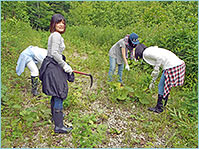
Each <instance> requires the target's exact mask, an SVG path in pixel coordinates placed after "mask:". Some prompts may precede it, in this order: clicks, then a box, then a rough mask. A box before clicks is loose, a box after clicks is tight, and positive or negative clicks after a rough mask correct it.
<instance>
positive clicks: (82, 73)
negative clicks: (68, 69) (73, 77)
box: [73, 70, 93, 88]
mask: <svg viewBox="0 0 199 149" xmlns="http://www.w3.org/2000/svg"><path fill="white" fill-rule="evenodd" d="M73 72H74V73H77V74H81V75H86V76H89V77H90V79H91V85H90V88H91V87H92V85H93V76H92V75H91V74H87V73H84V72H80V71H77V70H73Z"/></svg>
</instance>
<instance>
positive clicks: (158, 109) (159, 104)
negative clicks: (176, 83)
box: [148, 94, 163, 113]
mask: <svg viewBox="0 0 199 149" xmlns="http://www.w3.org/2000/svg"><path fill="white" fill-rule="evenodd" d="M162 99H163V96H162V95H160V94H158V101H157V105H156V106H155V107H154V108H148V110H149V111H153V112H156V113H161V112H163V103H162Z"/></svg>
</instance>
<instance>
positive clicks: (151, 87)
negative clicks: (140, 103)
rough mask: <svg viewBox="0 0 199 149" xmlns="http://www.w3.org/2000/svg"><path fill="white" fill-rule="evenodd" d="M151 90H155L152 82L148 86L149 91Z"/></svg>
mask: <svg viewBox="0 0 199 149" xmlns="http://www.w3.org/2000/svg"><path fill="white" fill-rule="evenodd" d="M153 88H155V84H154V82H153V81H152V82H151V84H150V85H149V89H150V90H152V89H153Z"/></svg>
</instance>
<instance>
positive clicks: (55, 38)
mask: <svg viewBox="0 0 199 149" xmlns="http://www.w3.org/2000/svg"><path fill="white" fill-rule="evenodd" d="M65 29H66V21H65V18H64V17H63V16H62V15H61V14H55V15H53V16H52V19H51V22H50V32H51V34H50V36H49V38H48V52H47V57H46V58H45V59H44V61H43V63H42V66H41V69H40V76H39V78H40V80H41V81H42V90H43V92H44V93H45V94H46V95H50V96H52V98H51V113H52V119H53V121H54V123H55V128H54V131H55V133H67V132H70V131H71V129H72V128H67V127H65V126H64V124H63V112H62V110H63V100H64V99H66V97H67V94H68V84H67V81H70V82H73V81H74V74H73V70H72V68H71V67H70V66H69V65H68V64H67V63H66V62H65V61H64V60H63V57H64V56H63V55H62V53H63V50H64V49H65V44H64V39H63V38H62V36H61V34H63V33H64V32H65Z"/></svg>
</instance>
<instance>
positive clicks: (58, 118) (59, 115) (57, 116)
mask: <svg viewBox="0 0 199 149" xmlns="http://www.w3.org/2000/svg"><path fill="white" fill-rule="evenodd" d="M53 119H54V121H55V129H54V131H55V133H69V132H70V131H71V130H72V128H71V127H69V128H67V127H65V126H64V124H63V112H62V110H57V109H54V114H53Z"/></svg>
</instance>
